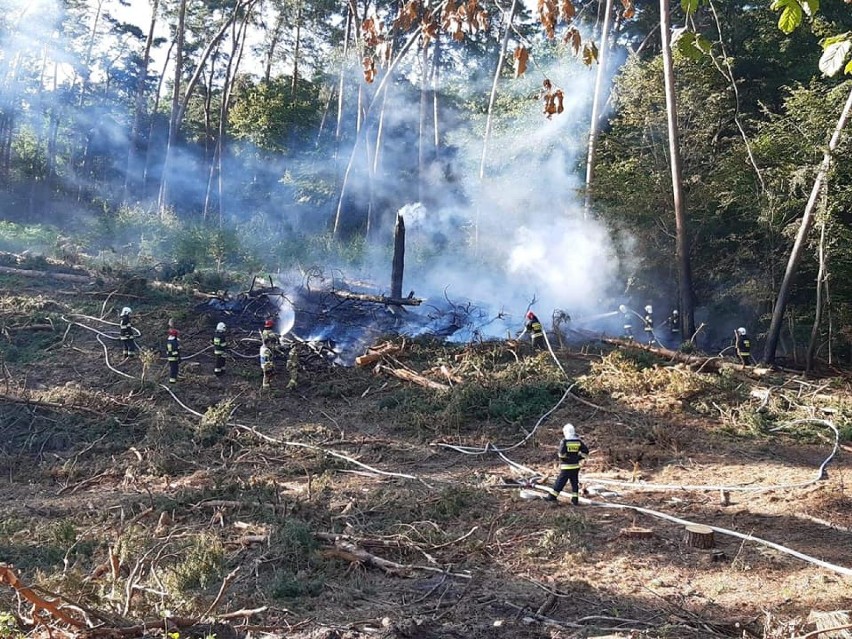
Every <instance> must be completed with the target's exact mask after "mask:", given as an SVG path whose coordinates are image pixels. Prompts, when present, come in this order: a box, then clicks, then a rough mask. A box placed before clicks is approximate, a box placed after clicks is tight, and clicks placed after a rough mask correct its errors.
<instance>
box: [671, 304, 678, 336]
mask: <svg viewBox="0 0 852 639" xmlns="http://www.w3.org/2000/svg"><path fill="white" fill-rule="evenodd" d="M669 331H670V332H671V334H672V336H673V337H678V336H680V313H679V312H678V310H677V309H674V310H673V311H672V314H671V315H670V316H669Z"/></svg>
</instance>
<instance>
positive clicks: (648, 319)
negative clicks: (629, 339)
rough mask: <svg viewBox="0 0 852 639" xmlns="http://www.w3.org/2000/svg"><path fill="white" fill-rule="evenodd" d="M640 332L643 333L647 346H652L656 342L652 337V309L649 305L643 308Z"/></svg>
mask: <svg viewBox="0 0 852 639" xmlns="http://www.w3.org/2000/svg"><path fill="white" fill-rule="evenodd" d="M642 330H644V331H645V337H646V338H647V340H648V344H654V343H655V342H656V341H657V339H656V338H655V337H654V307H653V306H651V305H650V304H648V305H647V306H646V307H645V315H644V316H643V317H642Z"/></svg>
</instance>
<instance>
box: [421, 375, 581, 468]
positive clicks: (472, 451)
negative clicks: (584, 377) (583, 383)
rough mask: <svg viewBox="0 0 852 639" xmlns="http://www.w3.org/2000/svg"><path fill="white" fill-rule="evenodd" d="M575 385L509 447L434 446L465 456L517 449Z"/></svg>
mask: <svg viewBox="0 0 852 639" xmlns="http://www.w3.org/2000/svg"><path fill="white" fill-rule="evenodd" d="M576 385H577V382H574V383H573V384H571V385H570V386H569V387H568V388H567V389H565V392H564V393H563V394H562V397H561V398H560V399H559V401H558V402H556V404H555V405H554V406H553V408H551V409H550V410H549V411H547V412H546V413H545V414H544V415H542V416H541V417H539V418H538V421H537V422H536V423H535V426H533V429H532V430H531V431H530V432H528V433H527V434H526V435H525V436H524V438H523V439H521V440H520V441H518V442H516V443H514V444H512V445H511V446H503V447H499V446H495V445H494V444H492V443H491V442H488V443H486V444H485V446H484V447H482V448H478V447H474V446H456V445H455V444H444V443H436V444H434V445H435V446H440V447H441V448H449V449H451V450H455V451H456V452H459V453H463V454H465V455H484V454H485V453H487V452H489V451H493V452H495V453H497V454H498V455H499V454H500V453H502V452H504V451H507V450H514V449H515V448H518V447H519V446H522V445H524V444H525V443H526V442H527V441H528V440H529V439H530V438H531V437H532V436H533V435H535V433H536V431H537V430H538V427H539V426H541V423H542V422H543V421H544V420H545V419H547V418H548V417H549V416H550V415H551V413H553V411H555V410H556V409H557V408H559V407H560V406H561V405H562V402H564V401H565V399H566V398H567V397H568V395H570V394H571V391H572V390H573V389H574V387H575V386H576Z"/></svg>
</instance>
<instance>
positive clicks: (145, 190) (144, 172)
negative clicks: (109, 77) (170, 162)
mask: <svg viewBox="0 0 852 639" xmlns="http://www.w3.org/2000/svg"><path fill="white" fill-rule="evenodd" d="M174 48H175V41H174V40H172V42H171V44H170V45H169V50H168V51H166V59H165V60H164V61H163V70H162V72H161V73H160V79H159V80H158V81H157V90H156V91H155V92H154V106H153V107H152V108H151V118H150V120H151V121H150V122H149V123H148V146H147V147H146V148H145V168H144V169H143V170H142V193H144V194H145V195H146V196H147V195H148V173H149V172H150V168H151V151H152V150H153V148H154V147H153V145H152V144H151V140H152V139H153V137H154V126H155V125H156V123H157V119H156V117H155V116H156V113H157V111H159V109H160V98H161V97H163V82H164V81H165V79H166V70H167V69H168V66H169V60H170V59H171V57H172V51H173V50H174Z"/></svg>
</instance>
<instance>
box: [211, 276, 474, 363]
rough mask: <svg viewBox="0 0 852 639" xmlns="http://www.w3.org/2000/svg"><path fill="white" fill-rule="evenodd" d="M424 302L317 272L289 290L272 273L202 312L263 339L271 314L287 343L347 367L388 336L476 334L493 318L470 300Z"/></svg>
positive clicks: (470, 336) (216, 299) (283, 342)
mask: <svg viewBox="0 0 852 639" xmlns="http://www.w3.org/2000/svg"><path fill="white" fill-rule="evenodd" d="M422 303H423V300H422V299H420V298H417V297H415V295H414V291H412V292H410V293H409V294H408V296H407V297H393V296H386V295H382V294H380V293H376V292H374V289H372V288H371V287H370V286H369V285H367V284H363V283H361V284H359V285H355V284H354V283H351V282H346V281H342V280H340V279H338V278H334V279H327V278H324V277H322V276H318V275H316V274H311V276H310V277H308V278H307V279H306V280H305V281H304V282H303V283H302V284H301V285H299V286H292V287H286V288H285V287H281V286H279V285H277V284H276V283H275V282H273V280H272V277H271V276H267V277H266V278H258V277H255V278H254V279H253V280H252V285H251V287H250V288H249V289H248V290H246V291H243V292H240V293H238V294H237V295H235V296H231V295H228V294H226V295H221V296H218V297H214V298H211V299H209V300H207V301H206V302H204V303H202V304H199V305H198V306H197V307H196V311H197V312H199V313H202V314H205V315H207V316H208V317H210V318H211V319H212V321H213V322H225V323H226V324H227V325H228V328H229V330H231V331H232V332H233V331H243V332H245V333H248V334H249V338H248V341H257V342H259V341H260V331H261V329H262V327H263V325H264V322H265V321H266V320H268V319H272V320H273V323H274V330H275V332H276V333H277V334H278V335H279V339H280V344H281V346H282V348H285V349H287V348H290V347H292V346H293V345H295V344H302V345H304V346H306V347H307V348H308V349H309V350H310V351H312V352H313V353H315V354H316V355H318V356H320V357H321V358H323V359H324V360H326V361H328V362H329V363H332V364H336V365H342V366H351V365H353V364H354V363H355V360H356V358H357V357H358V356H359V355H361V354H363V353H365V352H367V350H368V349H369V348H370V347H371V346H372V345H374V344H376V343H378V342H381V341H382V340H383V339H384V338H386V337H389V336H406V337H418V336H433V337H437V338H442V339H446V338H451V337H453V336H459V337H460V338H461V339H476V338H477V337H481V328H482V326H484V325H486V324H487V323H489V322H488V320H487V319H486V318H485V313H484V310H482V309H480V308H478V307H476V306H474V305H472V304H471V303H464V304H460V303H453V302H452V301H451V300H450V299H449V298H448V297H446V296H445V297H444V298H443V299H442V300H440V301H439V302H438V304H435V303H431V304H429V305H426V306H424V307H423V308H422V309H417V308H416V307H420V306H421V304H422ZM415 309H416V310H415ZM477 326H478V327H479V328H477ZM252 333H254V335H255V336H256V337H255V338H252V337H251V334H252ZM238 343H239V342H238ZM247 346H248V345H247ZM255 355H256V353H255V352H252V353H251V356H255Z"/></svg>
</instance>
